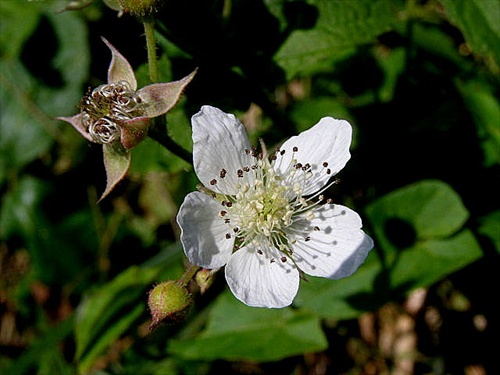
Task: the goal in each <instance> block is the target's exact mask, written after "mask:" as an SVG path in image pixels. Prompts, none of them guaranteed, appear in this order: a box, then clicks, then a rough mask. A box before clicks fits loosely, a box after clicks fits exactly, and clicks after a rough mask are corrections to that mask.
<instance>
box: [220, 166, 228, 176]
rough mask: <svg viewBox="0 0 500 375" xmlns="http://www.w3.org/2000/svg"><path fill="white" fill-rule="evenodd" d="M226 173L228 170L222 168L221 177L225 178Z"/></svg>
mask: <svg viewBox="0 0 500 375" xmlns="http://www.w3.org/2000/svg"><path fill="white" fill-rule="evenodd" d="M226 173H227V171H226V170H225V169H224V168H222V169H221V170H220V174H219V176H220V178H224V177H226Z"/></svg>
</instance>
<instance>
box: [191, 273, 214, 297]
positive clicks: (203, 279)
mask: <svg viewBox="0 0 500 375" xmlns="http://www.w3.org/2000/svg"><path fill="white" fill-rule="evenodd" d="M195 280H196V284H198V287H199V288H200V293H201V294H203V293H205V292H206V291H207V290H208V288H210V286H211V285H212V284H213V282H214V271H213V270H208V269H202V270H199V271H198V272H197V273H196V276H195Z"/></svg>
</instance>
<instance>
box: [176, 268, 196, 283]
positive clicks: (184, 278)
mask: <svg viewBox="0 0 500 375" xmlns="http://www.w3.org/2000/svg"><path fill="white" fill-rule="evenodd" d="M200 268H201V267H198V266H193V265H192V264H190V265H189V266H188V268H187V269H186V271H185V272H184V275H182V276H181V278H180V279H179V280H177V283H178V284H179V285H182V286H186V285H187V284H188V283H189V280H191V279H192V278H193V277H194V275H196V272H198V270H199V269H200Z"/></svg>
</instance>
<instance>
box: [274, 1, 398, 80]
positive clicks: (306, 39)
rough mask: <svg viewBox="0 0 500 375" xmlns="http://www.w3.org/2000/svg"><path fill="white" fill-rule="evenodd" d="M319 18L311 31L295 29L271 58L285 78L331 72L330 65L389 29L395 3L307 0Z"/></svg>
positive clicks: (393, 18) (393, 15) (393, 16)
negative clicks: (315, 9) (282, 71)
mask: <svg viewBox="0 0 500 375" xmlns="http://www.w3.org/2000/svg"><path fill="white" fill-rule="evenodd" d="M308 3H309V4H311V5H313V6H315V7H317V9H318V14H319V18H318V20H317V23H316V25H315V27H314V28H312V29H310V30H295V31H293V32H292V34H291V35H290V36H289V38H288V39H287V40H286V41H285V43H284V44H283V45H282V46H281V48H280V49H279V50H278V52H277V53H276V55H275V56H274V59H275V61H276V62H277V63H278V65H279V66H281V67H282V68H283V69H284V70H285V72H286V75H287V78H289V79H290V78H293V77H295V76H297V75H304V74H313V73H317V72H321V71H324V70H327V71H330V70H331V66H332V63H333V62H335V61H338V60H340V59H342V58H345V57H346V56H348V55H350V54H352V53H353V52H354V50H355V47H357V46H359V45H362V44H366V43H370V42H373V41H374V40H375V38H376V37H377V36H378V35H380V34H382V33H384V32H386V31H389V30H390V29H391V26H392V24H393V23H394V21H395V10H394V9H393V7H394V2H391V1H387V0H357V1H344V0H331V1H321V0H310V1H308Z"/></svg>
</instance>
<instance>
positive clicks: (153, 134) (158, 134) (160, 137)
mask: <svg viewBox="0 0 500 375" xmlns="http://www.w3.org/2000/svg"><path fill="white" fill-rule="evenodd" d="M148 136H149V137H150V138H151V139H154V140H155V141H156V142H158V143H159V144H161V145H162V146H163V147H165V148H166V149H167V150H169V151H170V152H172V153H173V154H175V155H177V156H178V157H180V158H181V159H183V160H185V161H187V162H188V163H189V164H192V163H193V155H192V154H191V153H190V152H189V151H187V150H185V149H184V148H182V147H181V146H179V145H178V144H177V143H175V142H174V140H173V139H172V138H170V137H169V136H168V135H167V133H166V132H164V131H161V130H158V128H157V127H155V126H151V127H150V128H149V130H148Z"/></svg>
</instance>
